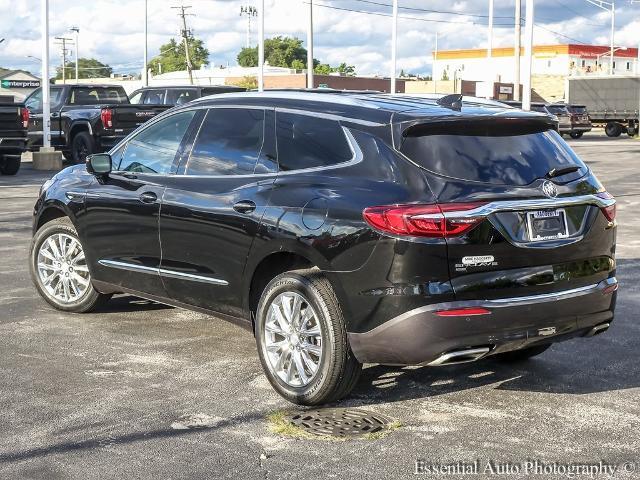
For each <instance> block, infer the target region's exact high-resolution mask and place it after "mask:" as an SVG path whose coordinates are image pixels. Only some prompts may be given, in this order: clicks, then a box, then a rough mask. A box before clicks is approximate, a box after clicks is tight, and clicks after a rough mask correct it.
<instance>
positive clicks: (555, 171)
mask: <svg viewBox="0 0 640 480" xmlns="http://www.w3.org/2000/svg"><path fill="white" fill-rule="evenodd" d="M578 170H580V165H572V166H570V167H564V168H552V169H551V170H549V171H548V172H547V175H546V176H547V178H554V177H561V176H562V175H566V174H567V173H573V172H577V171H578Z"/></svg>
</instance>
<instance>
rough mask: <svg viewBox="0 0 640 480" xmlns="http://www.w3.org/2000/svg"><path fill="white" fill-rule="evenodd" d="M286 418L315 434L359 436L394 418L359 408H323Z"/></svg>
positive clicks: (381, 428)
mask: <svg viewBox="0 0 640 480" xmlns="http://www.w3.org/2000/svg"><path fill="white" fill-rule="evenodd" d="M285 420H286V421H288V422H290V423H292V424H293V425H295V426H297V427H299V428H302V429H304V430H305V431H306V432H309V433H312V434H314V435H323V436H333V437H341V438H344V437H358V436H364V435H367V434H371V433H377V432H380V431H382V430H384V429H385V428H386V427H387V425H389V424H390V423H391V422H392V420H391V419H390V418H389V417H385V416H384V415H380V414H378V413H373V412H368V411H366V410H361V409H357V408H323V409H318V410H307V411H305V412H299V413H294V414H290V415H287V416H286V417H285Z"/></svg>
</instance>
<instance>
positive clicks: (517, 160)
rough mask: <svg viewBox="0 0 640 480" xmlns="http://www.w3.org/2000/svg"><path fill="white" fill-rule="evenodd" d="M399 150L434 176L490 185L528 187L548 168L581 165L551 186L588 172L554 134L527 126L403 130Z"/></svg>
mask: <svg viewBox="0 0 640 480" xmlns="http://www.w3.org/2000/svg"><path fill="white" fill-rule="evenodd" d="M400 151H401V152H402V153H403V154H404V155H406V156H407V157H408V158H409V159H410V160H412V161H413V162H415V163H416V164H417V165H419V166H420V167H422V168H424V169H426V170H428V171H430V172H433V173H435V174H438V175H442V176H445V177H452V178H456V179H460V180H465V181H473V182H482V183H489V184H495V185H517V186H524V185H529V184H531V183H532V182H533V181H535V180H536V179H539V178H544V177H545V176H546V175H547V173H548V172H549V171H550V170H552V169H553V168H556V169H561V168H566V167H569V166H574V165H577V166H579V167H580V168H579V169H578V170H577V171H576V172H573V173H570V174H567V175H563V176H561V177H557V179H555V180H554V181H556V182H569V181H572V180H575V179H577V178H580V177H582V176H583V175H585V174H586V173H587V171H588V168H587V167H586V165H585V164H584V163H583V162H582V160H580V158H578V156H577V155H576V154H575V153H574V152H573V150H572V149H571V148H570V147H569V146H568V145H567V144H566V142H565V141H564V140H563V139H562V137H560V135H558V133H557V132H555V131H553V130H541V129H536V128H533V127H528V126H523V127H522V129H518V128H513V127H509V128H503V127H501V126H491V125H487V124H485V125H482V124H471V123H465V124H464V125H456V124H450V125H449V126H447V125H446V123H445V124H444V125H440V126H438V127H437V128H432V127H428V128H424V129H412V130H409V131H408V132H405V136H404V138H403V141H402V145H401V147H400Z"/></svg>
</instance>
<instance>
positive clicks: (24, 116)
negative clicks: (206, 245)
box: [20, 107, 29, 128]
mask: <svg viewBox="0 0 640 480" xmlns="http://www.w3.org/2000/svg"><path fill="white" fill-rule="evenodd" d="M20 119H21V120H22V127H23V128H27V127H28V126H29V109H28V108H25V107H22V108H21V109H20Z"/></svg>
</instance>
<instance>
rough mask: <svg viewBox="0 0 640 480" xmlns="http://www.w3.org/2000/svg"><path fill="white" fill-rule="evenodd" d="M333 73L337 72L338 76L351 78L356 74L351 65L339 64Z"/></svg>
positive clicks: (354, 68)
mask: <svg viewBox="0 0 640 480" xmlns="http://www.w3.org/2000/svg"><path fill="white" fill-rule="evenodd" d="M333 71H334V72H339V73H340V75H346V76H348V77H353V76H354V75H355V74H356V67H354V66H353V65H347V64H346V63H341V64H340V65H338V67H337V68H334V69H333Z"/></svg>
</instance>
